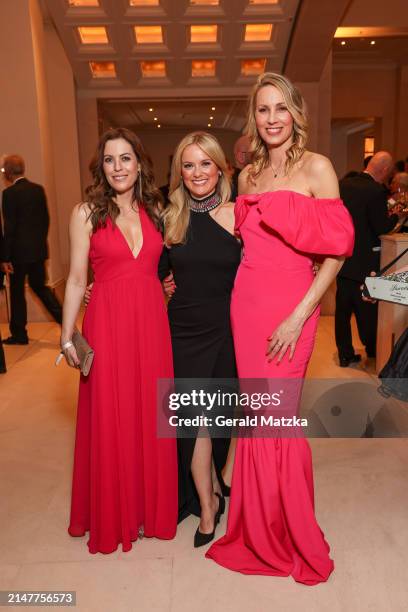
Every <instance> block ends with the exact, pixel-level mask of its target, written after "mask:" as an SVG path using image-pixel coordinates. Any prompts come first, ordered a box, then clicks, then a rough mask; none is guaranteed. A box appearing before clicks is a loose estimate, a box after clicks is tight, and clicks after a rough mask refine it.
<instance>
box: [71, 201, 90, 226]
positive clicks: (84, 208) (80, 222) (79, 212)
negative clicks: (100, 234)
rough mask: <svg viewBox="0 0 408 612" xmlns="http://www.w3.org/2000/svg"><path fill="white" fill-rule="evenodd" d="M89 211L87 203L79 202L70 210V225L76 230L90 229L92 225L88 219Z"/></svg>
mask: <svg viewBox="0 0 408 612" xmlns="http://www.w3.org/2000/svg"><path fill="white" fill-rule="evenodd" d="M90 213H91V209H90V207H89V205H88V203H87V202H79V204H76V205H75V206H74V208H73V209H72V213H71V224H72V225H74V226H75V227H77V228H80V227H83V228H84V229H87V230H89V229H91V228H92V224H91V221H90V219H89V215H90Z"/></svg>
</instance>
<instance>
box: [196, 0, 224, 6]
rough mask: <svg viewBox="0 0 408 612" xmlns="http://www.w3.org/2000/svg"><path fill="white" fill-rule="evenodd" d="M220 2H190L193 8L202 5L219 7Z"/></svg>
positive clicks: (197, 0)
mask: <svg viewBox="0 0 408 612" xmlns="http://www.w3.org/2000/svg"><path fill="white" fill-rule="evenodd" d="M219 3H220V0H190V4H192V5H193V6H197V5H200V4H201V5H202V6H218V5H219Z"/></svg>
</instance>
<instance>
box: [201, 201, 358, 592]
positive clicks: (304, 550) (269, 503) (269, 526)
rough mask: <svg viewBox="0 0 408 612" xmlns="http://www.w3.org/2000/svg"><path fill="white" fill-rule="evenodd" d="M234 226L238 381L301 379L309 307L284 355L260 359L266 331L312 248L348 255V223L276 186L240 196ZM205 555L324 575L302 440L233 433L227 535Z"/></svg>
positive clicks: (295, 288)
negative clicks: (239, 252) (238, 255)
mask: <svg viewBox="0 0 408 612" xmlns="http://www.w3.org/2000/svg"><path fill="white" fill-rule="evenodd" d="M235 227H236V230H237V231H239V233H240V234H241V236H242V240H243V243H244V257H243V259H242V262H241V265H240V267H239V269H238V273H237V277H236V280H235V286H234V290H233V294H232V302H231V317H232V328H233V335H234V344H235V351H236V358H237V366H238V374H239V377H240V378H263V379H273V378H281V379H283V378H294V379H302V378H304V376H305V372H306V368H307V365H308V362H309V359H310V356H311V353H312V350H313V344H314V339H315V335H316V329H317V323H318V318H319V310H318V309H316V310H315V312H314V313H313V314H312V316H311V317H310V318H309V319H308V320H307V321H306V323H305V325H304V327H303V330H302V333H301V335H300V337H299V339H298V342H297V346H296V350H295V354H294V358H293V360H292V361H291V362H290V361H289V360H288V354H286V356H285V357H284V358H283V360H282V362H281V363H280V365H277V363H276V360H274V361H272V362H268V361H267V356H266V347H267V338H268V336H270V335H271V334H272V332H273V331H274V330H275V329H276V328H277V327H278V325H279V324H280V323H281V322H282V321H283V320H284V319H285V318H286V317H288V316H289V314H290V313H291V312H292V311H293V309H294V308H295V306H296V305H297V304H298V303H299V302H300V301H301V299H302V298H303V296H304V295H305V293H306V292H307V290H308V288H309V287H310V285H311V284H312V282H313V279H314V275H313V269H312V258H313V255H316V254H320V255H337V256H341V255H350V254H351V252H352V249H353V240H354V229H353V224H352V221H351V218H350V215H349V213H348V211H347V210H346V208H345V207H344V205H343V203H342V201H341V200H339V199H315V198H311V197H308V196H305V195H302V194H299V193H296V192H293V191H286V190H279V191H275V192H266V193H260V194H251V195H244V196H240V197H239V198H238V200H237V204H236V222H235ZM207 557H209V558H212V559H214V561H216V562H217V563H219V564H220V565H223V566H224V567H227V568H229V569H232V570H235V571H239V572H242V573H244V574H264V575H271V576H289V575H292V576H293V578H294V579H295V580H296V581H298V582H302V583H304V584H308V585H312V584H316V583H318V582H323V581H326V580H327V578H328V577H329V575H330V573H331V572H332V570H333V567H334V566H333V562H332V560H331V559H330V557H329V546H328V544H327V543H326V541H325V539H324V536H323V533H322V531H321V530H320V528H319V525H318V523H317V521H316V518H315V514H314V494H313V471H312V460H311V452H310V447H309V444H308V442H307V441H306V440H305V439H304V438H302V437H299V438H296V437H292V438H290V437H287V438H283V437H275V438H271V437H270V438H255V437H253V438H239V439H238V441H237V449H236V456H235V464H234V472H233V480H232V487H231V500H230V508H229V515H228V526H227V533H226V535H225V536H224V537H222V538H220V539H219V540H218V541H217V542H215V543H214V544H213V545H212V546H211V548H210V549H209V551H208V552H207Z"/></svg>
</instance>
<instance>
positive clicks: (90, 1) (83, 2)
mask: <svg viewBox="0 0 408 612" xmlns="http://www.w3.org/2000/svg"><path fill="white" fill-rule="evenodd" d="M68 4H69V6H99V0H68Z"/></svg>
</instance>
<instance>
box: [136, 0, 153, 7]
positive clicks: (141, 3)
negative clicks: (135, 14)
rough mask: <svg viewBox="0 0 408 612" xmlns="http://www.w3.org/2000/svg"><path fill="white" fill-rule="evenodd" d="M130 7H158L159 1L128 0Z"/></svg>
mask: <svg viewBox="0 0 408 612" xmlns="http://www.w3.org/2000/svg"><path fill="white" fill-rule="evenodd" d="M129 4H130V6H159V4H160V0H129Z"/></svg>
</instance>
